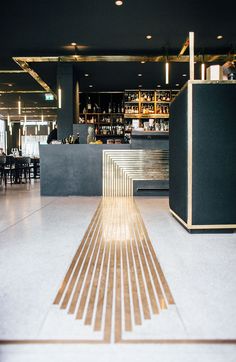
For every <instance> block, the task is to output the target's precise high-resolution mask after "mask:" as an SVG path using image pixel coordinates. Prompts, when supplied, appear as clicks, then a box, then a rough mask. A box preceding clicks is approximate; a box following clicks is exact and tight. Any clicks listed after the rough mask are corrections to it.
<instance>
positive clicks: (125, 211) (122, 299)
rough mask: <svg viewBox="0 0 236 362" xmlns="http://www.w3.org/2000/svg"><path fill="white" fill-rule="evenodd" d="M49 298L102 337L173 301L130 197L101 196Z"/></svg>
mask: <svg viewBox="0 0 236 362" xmlns="http://www.w3.org/2000/svg"><path fill="white" fill-rule="evenodd" d="M54 304H55V305H58V306H59V307H60V309H65V310H66V311H67V313H68V314H73V315H74V316H75V319H78V320H81V321H82V322H83V323H84V324H85V325H90V326H91V328H92V330H94V331H96V332H98V331H102V332H103V336H104V342H106V343H109V342H111V341H115V342H120V341H121V340H122V331H129V332H132V331H133V330H134V329H135V326H136V325H139V326H140V325H142V324H143V323H145V320H146V319H152V318H153V317H154V315H158V314H159V313H160V311H161V310H162V309H166V308H168V305H169V304H174V299H173V296H172V294H171V292H170V288H169V286H168V284H167V281H166V278H165V276H164V273H163V271H162V269H161V266H160V263H159V262H158V260H157V257H156V254H155V251H154V248H153V246H152V243H151V241H150V238H149V236H148V233H147V230H146V227H145V225H144V222H143V219H142V217H141V214H140V212H139V210H138V207H137V205H136V203H135V201H134V199H133V198H132V197H115V198H112V197H104V198H103V199H102V201H101V203H100V204H99V206H98V208H97V210H96V212H95V214H94V217H93V218H92V221H91V223H90V225H89V227H88V229H87V230H86V232H85V235H84V238H83V240H82V242H81V244H80V246H79V248H78V250H77V252H76V254H75V257H74V258H73V260H72V263H71V265H70V267H69V269H68V272H67V274H66V276H65V278H64V280H63V282H62V285H61V287H60V288H59V291H58V293H57V296H56V298H55V300H54Z"/></svg>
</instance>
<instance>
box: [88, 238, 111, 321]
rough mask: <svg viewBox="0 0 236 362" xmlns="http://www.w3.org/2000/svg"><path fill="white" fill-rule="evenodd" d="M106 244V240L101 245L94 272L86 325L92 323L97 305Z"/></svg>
mask: <svg viewBox="0 0 236 362" xmlns="http://www.w3.org/2000/svg"><path fill="white" fill-rule="evenodd" d="M105 246H107V244H105V243H104V241H102V245H101V248H100V251H99V256H98V261H97V266H96V270H95V274H94V279H93V284H92V289H91V294H90V298H89V303H88V308H87V313H86V317H85V322H84V323H85V325H89V324H92V318H93V312H94V305H95V299H96V294H97V287H98V282H99V277H100V272H101V266H102V260H103V258H104V254H105Z"/></svg>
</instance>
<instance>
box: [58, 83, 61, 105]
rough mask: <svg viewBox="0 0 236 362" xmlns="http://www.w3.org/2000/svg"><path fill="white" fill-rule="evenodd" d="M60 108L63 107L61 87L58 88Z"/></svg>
mask: <svg viewBox="0 0 236 362" xmlns="http://www.w3.org/2000/svg"><path fill="white" fill-rule="evenodd" d="M58 108H61V88H60V87H59V88H58Z"/></svg>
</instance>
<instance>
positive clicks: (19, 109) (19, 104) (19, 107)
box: [18, 98, 21, 114]
mask: <svg viewBox="0 0 236 362" xmlns="http://www.w3.org/2000/svg"><path fill="white" fill-rule="evenodd" d="M18 114H21V100H20V98H19V100H18Z"/></svg>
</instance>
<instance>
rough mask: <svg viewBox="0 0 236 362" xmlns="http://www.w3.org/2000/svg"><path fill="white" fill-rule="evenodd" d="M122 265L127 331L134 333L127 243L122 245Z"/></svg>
mask: <svg viewBox="0 0 236 362" xmlns="http://www.w3.org/2000/svg"><path fill="white" fill-rule="evenodd" d="M121 250H122V265H123V291H124V313H125V316H124V317H125V330H126V331H127V332H128V331H132V323H131V310H130V290H129V276H128V269H127V251H126V243H125V242H123V243H122V249H121Z"/></svg>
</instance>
